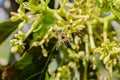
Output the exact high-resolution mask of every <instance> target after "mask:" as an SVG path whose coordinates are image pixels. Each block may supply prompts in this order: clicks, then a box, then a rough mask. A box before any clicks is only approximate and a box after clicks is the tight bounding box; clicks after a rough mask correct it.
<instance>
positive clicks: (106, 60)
mask: <svg viewBox="0 0 120 80" xmlns="http://www.w3.org/2000/svg"><path fill="white" fill-rule="evenodd" d="M109 60H110V55H108V56H106V57H105V58H104V60H103V63H104V64H106V63H107V62H108V61H109Z"/></svg>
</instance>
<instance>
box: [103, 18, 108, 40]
mask: <svg viewBox="0 0 120 80" xmlns="http://www.w3.org/2000/svg"><path fill="white" fill-rule="evenodd" d="M107 29H108V21H107V20H105V21H104V28H103V40H104V42H106V41H107Z"/></svg>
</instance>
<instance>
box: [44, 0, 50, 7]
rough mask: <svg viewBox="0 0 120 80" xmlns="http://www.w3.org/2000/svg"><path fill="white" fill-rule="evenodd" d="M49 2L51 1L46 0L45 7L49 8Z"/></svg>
mask: <svg viewBox="0 0 120 80" xmlns="http://www.w3.org/2000/svg"><path fill="white" fill-rule="evenodd" d="M49 2H50V0H46V2H45V8H47V5H48V3H49Z"/></svg>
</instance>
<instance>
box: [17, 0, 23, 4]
mask: <svg viewBox="0 0 120 80" xmlns="http://www.w3.org/2000/svg"><path fill="white" fill-rule="evenodd" d="M15 1H16V2H17V3H18V4H21V3H22V2H23V0H15Z"/></svg>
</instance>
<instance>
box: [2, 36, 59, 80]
mask: <svg viewBox="0 0 120 80" xmlns="http://www.w3.org/2000/svg"><path fill="white" fill-rule="evenodd" d="M56 43H57V39H56V38H51V39H50V41H49V43H48V46H45V48H46V49H47V50H48V56H47V57H44V56H43V54H42V49H41V47H40V46H37V47H31V48H30V49H28V50H27V51H26V52H25V54H24V55H23V56H22V57H21V58H20V60H18V61H17V62H16V63H15V64H13V65H11V66H10V67H8V68H7V69H6V70H5V71H4V72H3V73H8V75H6V76H3V78H4V79H5V80H7V79H10V80H45V74H46V71H47V67H48V64H49V63H50V60H51V59H52V57H53V56H55V54H56V53H58V51H56V48H55V45H56ZM15 73H16V74H15Z"/></svg>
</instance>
